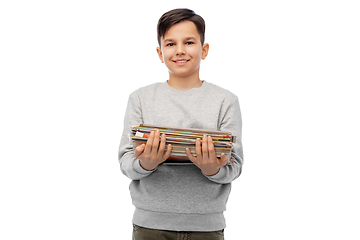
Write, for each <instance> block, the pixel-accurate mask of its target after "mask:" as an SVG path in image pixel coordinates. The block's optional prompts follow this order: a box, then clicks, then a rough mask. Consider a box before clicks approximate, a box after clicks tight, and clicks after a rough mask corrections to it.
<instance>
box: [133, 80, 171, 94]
mask: <svg viewBox="0 0 360 240" xmlns="http://www.w3.org/2000/svg"><path fill="white" fill-rule="evenodd" d="M162 85H164V84H163V83H162V82H156V83H152V84H149V85H146V86H143V87H140V88H138V89H136V90H135V91H133V92H132V93H131V94H132V95H133V94H135V95H136V94H141V95H142V94H146V93H149V92H153V91H155V90H156V89H158V88H161V87H162Z"/></svg>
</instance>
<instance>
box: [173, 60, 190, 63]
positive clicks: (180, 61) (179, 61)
mask: <svg viewBox="0 0 360 240" xmlns="http://www.w3.org/2000/svg"><path fill="white" fill-rule="evenodd" d="M188 61H190V60H178V61H173V62H175V63H186V62H188Z"/></svg>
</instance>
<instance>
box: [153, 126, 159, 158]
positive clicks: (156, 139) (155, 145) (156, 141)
mask: <svg viewBox="0 0 360 240" xmlns="http://www.w3.org/2000/svg"><path fill="white" fill-rule="evenodd" d="M159 141H160V130H159V129H158V130H156V131H155V134H154V140H153V142H152V149H151V152H154V153H157V152H158V148H159Z"/></svg>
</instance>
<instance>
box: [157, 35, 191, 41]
mask: <svg viewBox="0 0 360 240" xmlns="http://www.w3.org/2000/svg"><path fill="white" fill-rule="evenodd" d="M188 40H196V38H195V37H192V36H191V37H186V38H185V41H188ZM164 42H175V40H174V39H172V38H167V39H165V40H164Z"/></svg>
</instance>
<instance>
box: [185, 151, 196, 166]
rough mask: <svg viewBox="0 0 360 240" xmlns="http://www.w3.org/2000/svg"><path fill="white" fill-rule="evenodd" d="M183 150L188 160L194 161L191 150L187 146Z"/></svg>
mask: <svg viewBox="0 0 360 240" xmlns="http://www.w3.org/2000/svg"><path fill="white" fill-rule="evenodd" d="M185 152H186V155H187V157H188V158H189V160H190V161H192V162H193V163H196V160H197V158H196V157H194V155H192V153H191V151H190V149H189V148H185Z"/></svg>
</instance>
